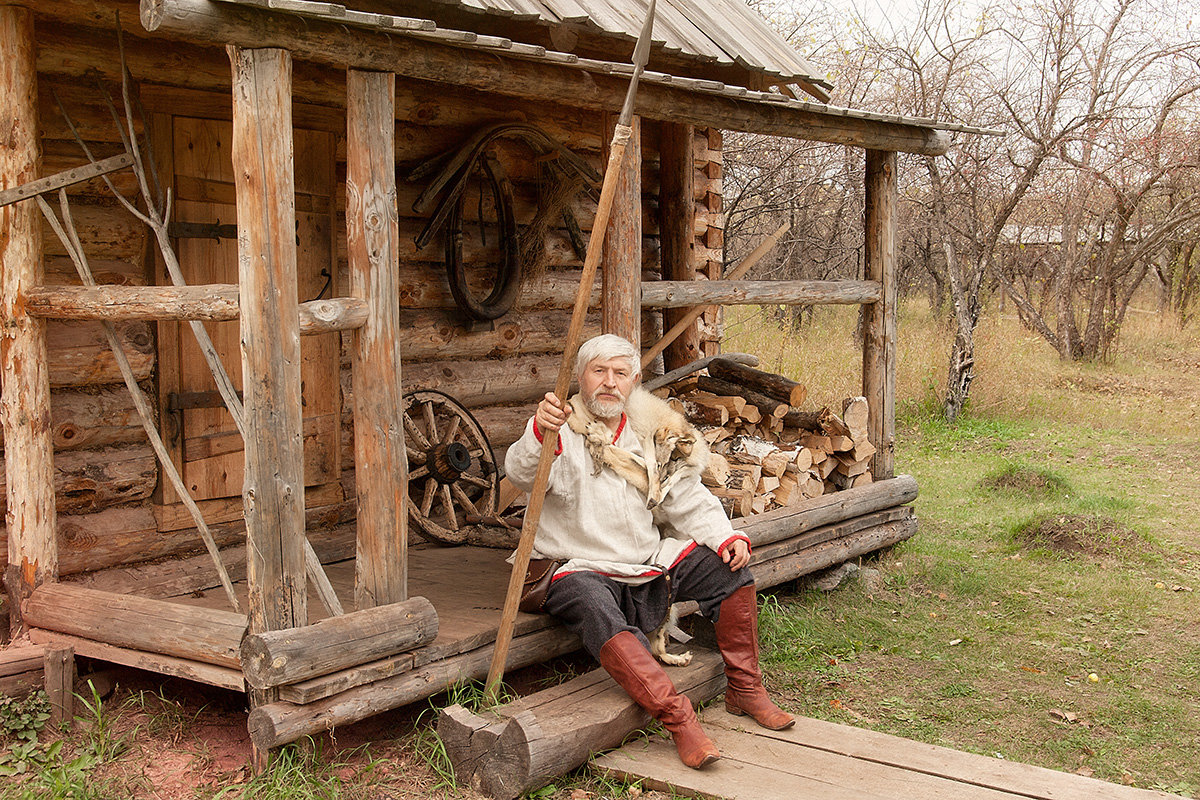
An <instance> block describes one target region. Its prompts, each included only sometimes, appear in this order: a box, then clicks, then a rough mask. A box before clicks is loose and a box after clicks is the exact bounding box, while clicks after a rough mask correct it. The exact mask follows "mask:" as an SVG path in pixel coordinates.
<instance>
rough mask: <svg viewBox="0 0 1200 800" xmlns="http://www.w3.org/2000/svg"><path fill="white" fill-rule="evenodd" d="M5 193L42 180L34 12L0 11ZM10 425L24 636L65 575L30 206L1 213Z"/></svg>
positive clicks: (11, 562)
mask: <svg viewBox="0 0 1200 800" xmlns="http://www.w3.org/2000/svg"><path fill="white" fill-rule="evenodd" d="M0 131H3V133H2V134H0V189H12V188H15V187H16V186H19V185H21V184H23V183H28V182H29V181H32V180H36V179H37V178H38V177H39V172H40V170H41V145H40V139H39V133H38V97H37V67H36V64H35V45H34V38H33V14H32V12H30V11H29V10H28V9H25V8H17V7H15V6H8V5H5V6H0ZM0 258H2V259H3V260H2V262H0V265H2V266H0V269H2V271H0V367H2V373H3V391H2V393H0V394H2V397H0V422H2V424H3V426H4V459H5V470H6V474H7V476H8V511H7V515H6V524H7V526H8V567H7V569H6V570H5V576H4V577H5V583H6V584H7V587H8V593H9V600H10V602H9V609H10V614H11V626H12V630H13V633H14V634H17V633H19V632H20V631H21V630H22V629H23V627H24V626H23V625H22V623H21V603H22V601H23V600H24V599H25V598H27V597H28V596H29V594H30V593H31V592H32V591H33V589H34V588H35V587H37V586H38V585H39V584H41V583H43V582H46V581H53V580H55V579H56V578H57V575H58V543H57V541H56V539H55V515H54V468H53V455H54V444H53V440H52V438H51V431H50V377H49V370H48V367H47V363H46V325H45V323H44V322H43V321H41V320H38V319H34V318H33V317H30V316H29V315H28V314H27V313H26V311H25V307H24V306H25V303H24V295H25V292H26V291H27V290H28V289H29V288H30V287H33V286H37V285H38V284H40V283H42V280H43V277H42V276H43V267H42V221H41V215H40V212H39V211H38V208H37V205H36V204H34V203H31V202H28V201H24V202H20V203H14V204H12V205H8V206H5V207H4V208H3V209H0Z"/></svg>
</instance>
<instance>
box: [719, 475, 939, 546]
mask: <svg viewBox="0 0 1200 800" xmlns="http://www.w3.org/2000/svg"><path fill="white" fill-rule="evenodd" d="M916 496H917V481H916V479H915V478H913V477H912V476H911V475H897V476H896V477H895V478H893V479H890V480H884V481H876V482H875V483H872V484H870V485H869V486H862V487H857V488H853V489H848V490H846V491H844V492H836V493H834V494H830V495H822V496H821V497H818V498H814V499H812V500H806V501H805V502H803V503H801V504H799V505H796V506H788V507H786V508H777V509H774V510H773V511H768V512H766V513H764V514H759V515H757V516H754V517H749V518H745V519H739V520H735V521H734V523H733V527H734V528H735V529H737V530H740V531H741V532H742V533H744V534H746V535H747V536H748V537H749V538H750V544H751V545H752V546H753V547H755V548H758V547H761V546H762V545H765V544H770V543H771V542H777V541H779V540H781V539H787V538H789V537H792V536H798V535H799V534H801V533H804V532H805V531H808V530H812V529H813V528H816V527H819V526H821V525H827V524H829V523H831V522H837V521H840V520H844V519H849V518H851V517H857V516H862V515H863V514H869V513H871V512H873V511H878V510H880V509H884V508H890V507H892V506H897V505H904V504H905V503H910V502H912V501H913V500H914V499H916Z"/></svg>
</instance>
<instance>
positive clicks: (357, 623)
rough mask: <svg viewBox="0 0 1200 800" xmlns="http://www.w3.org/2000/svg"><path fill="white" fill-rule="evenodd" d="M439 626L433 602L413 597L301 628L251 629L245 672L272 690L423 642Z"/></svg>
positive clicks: (248, 678) (243, 651) (258, 686)
mask: <svg viewBox="0 0 1200 800" xmlns="http://www.w3.org/2000/svg"><path fill="white" fill-rule="evenodd" d="M437 631H438V616H437V612H436V611H434V608H433V604H432V603H430V602H429V601H428V600H426V599H425V598H424V597H412V598H409V599H408V600H405V601H403V602H399V603H391V604H389V605H384V606H376V607H374V608H365V609H362V610H360V611H354V612H351V613H349V614H343V615H342V616H340V617H327V618H326V619H322V620H319V621H318V622H315V623H313V624H312V625H306V626H303V627H299V628H291V629H288V630H278V631H266V632H264V633H256V634H251V635H250V636H247V637H246V638H245V640H244V641H243V642H242V648H241V662H242V672H243V673H245V675H246V682H247V683H249V684H250V685H251V686H253V687H254V688H256V689H269V688H271V687H274V686H281V685H283V684H288V683H296V682H297V681H302V680H306V679H308V678H315V677H318V676H320V675H328V674H329V673H331V672H336V671H337V670H340V669H346V668H347V667H353V666H356V665H358V664H364V663H366V662H368V661H373V660H375V659H378V658H384V657H386V656H393V655H396V654H398V653H404V652H406V651H408V650H412V649H415V648H417V647H423V646H424V645H426V644H429V643H430V642H432V641H433V640H434V639H435V638H436V637H437Z"/></svg>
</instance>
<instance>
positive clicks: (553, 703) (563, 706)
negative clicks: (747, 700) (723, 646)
mask: <svg viewBox="0 0 1200 800" xmlns="http://www.w3.org/2000/svg"><path fill="white" fill-rule="evenodd" d="M670 677H671V681H672V683H674V685H675V689H676V691H678V692H679V693H680V694H683V695H685V696H687V697H688V699H690V700H691V702H692V704H693V705H699V704H700V703H704V702H707V701H708V700H711V699H712V698H714V697H716V696H717V695H718V694H720V693H721V691H722V690H723V689H724V688H725V673H724V663H723V662H722V661H721V656H720V654H719V653H717V652H716V651H713V650H695V651H694V654H693V658H692V661H691V663H690V664H689V665H688V666H686V667H677V668H674V669H672V670H670ZM472 717H473V719H472ZM497 717H498V718H499V719H497ZM649 722H650V716H649V715H648V714H647V713H646V712H645V711H644V710H642V708H641V707H639V706H638V705H637V703H635V702H634V701H633V700H632V699H631V698H630V697H629V695H628V694H627V693H626V692H625V690H624V689H622V688H621V687H620V686H619V685H618V684H617V683H616V682H615V681H614V680H613V679H612V678H610V677H609V676H608V673H606V672H605V671H604V670H603V669H596V670H592V671H591V672H588V673H586V674H584V675H580V676H578V677H576V678H573V679H571V680H569V681H567V682H565V683H562V684H560V685H558V686H555V687H552V688H550V689H546V690H544V691H541V692H537V693H535V694H532V695H529V696H527V697H523V698H521V699H520V700H517V701H516V702H514V703H511V704H509V705H506V706H501V707H500V708H498V709H494V710H493V712H492V713H489V714H488V715H487V716H486V717H482V716H475V715H471V714H470V713H469V712H466V710H465V709H463V708H462V707H461V706H457V707H455V706H452V707H451V708H449V709H445V710H444V711H443V712H442V713H440V714H439V715H438V736H439V738H441V739H442V740H443V742H445V743H446V745H447V746H446V754H447V756H448V757H449V759H450V763H451V764H452V765H453V766H454V774H455V779H456V780H457V781H459V782H466V783H469V784H470V785H471V786H472V788H474V789H476V790H478V791H480V792H482V793H483V794H485V795H487V796H488V797H493V798H497V800H510V799H511V798H516V797H519V796H521V795H523V794H524V793H526V792H528V791H530V790H532V789H536V788H538V787H540V786H544V785H545V784H547V783H549V782H550V781H551V780H553V779H554V778H556V777H558V776H560V775H563V774H565V773H567V772H569V771H571V770H573V769H575V768H576V767H578V766H579V765H581V764H583V763H584V762H586V761H587V760H588V758H590V757H591V755H592V754H593V753H595V752H596V751H597V750H607V749H610V748H612V747H616V746H618V745H619V744H621V742H622V741H624V739H625V738H626V737H628V736H629V734H630V733H632V732H633V731H635V730H637V729H639V728H644V727H645V726H646V725H647V724H648V723H649Z"/></svg>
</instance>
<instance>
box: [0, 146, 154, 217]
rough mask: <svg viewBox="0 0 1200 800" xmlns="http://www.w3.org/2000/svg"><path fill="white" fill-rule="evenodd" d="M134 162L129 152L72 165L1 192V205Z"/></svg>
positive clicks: (114, 170) (81, 181)
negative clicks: (89, 162)
mask: <svg viewBox="0 0 1200 800" xmlns="http://www.w3.org/2000/svg"><path fill="white" fill-rule="evenodd" d="M132 163H133V156H131V155H129V153H118V154H117V155H115V156H111V157H109V158H106V159H103V160H101V161H96V162H93V163H91V164H84V165H83V166H80V167H72V168H71V169H68V170H64V171H62V172H59V173H57V174H55V175H50V176H48V177H45V178H39V179H38V180H36V181H31V182H29V183H26V184H22V185H21V186H17V187H16V188H14V189H6V190H5V191H3V192H0V206H6V205H8V204H9V203H15V202H17V201H18V200H25V199H27V198H30V197H33V196H34V195H38V194H45V193H46V192H51V191H54V190H55V189H61V188H62V187H64V186H74V185H75V184H77V183H83V182H84V181H88V180H91V179H92V178H97V177H100V176H101V175H108V174H109V173H112V172H116V171H117V170H120V169H124V168H125V167H128V166H129V165H131V164H132Z"/></svg>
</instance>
